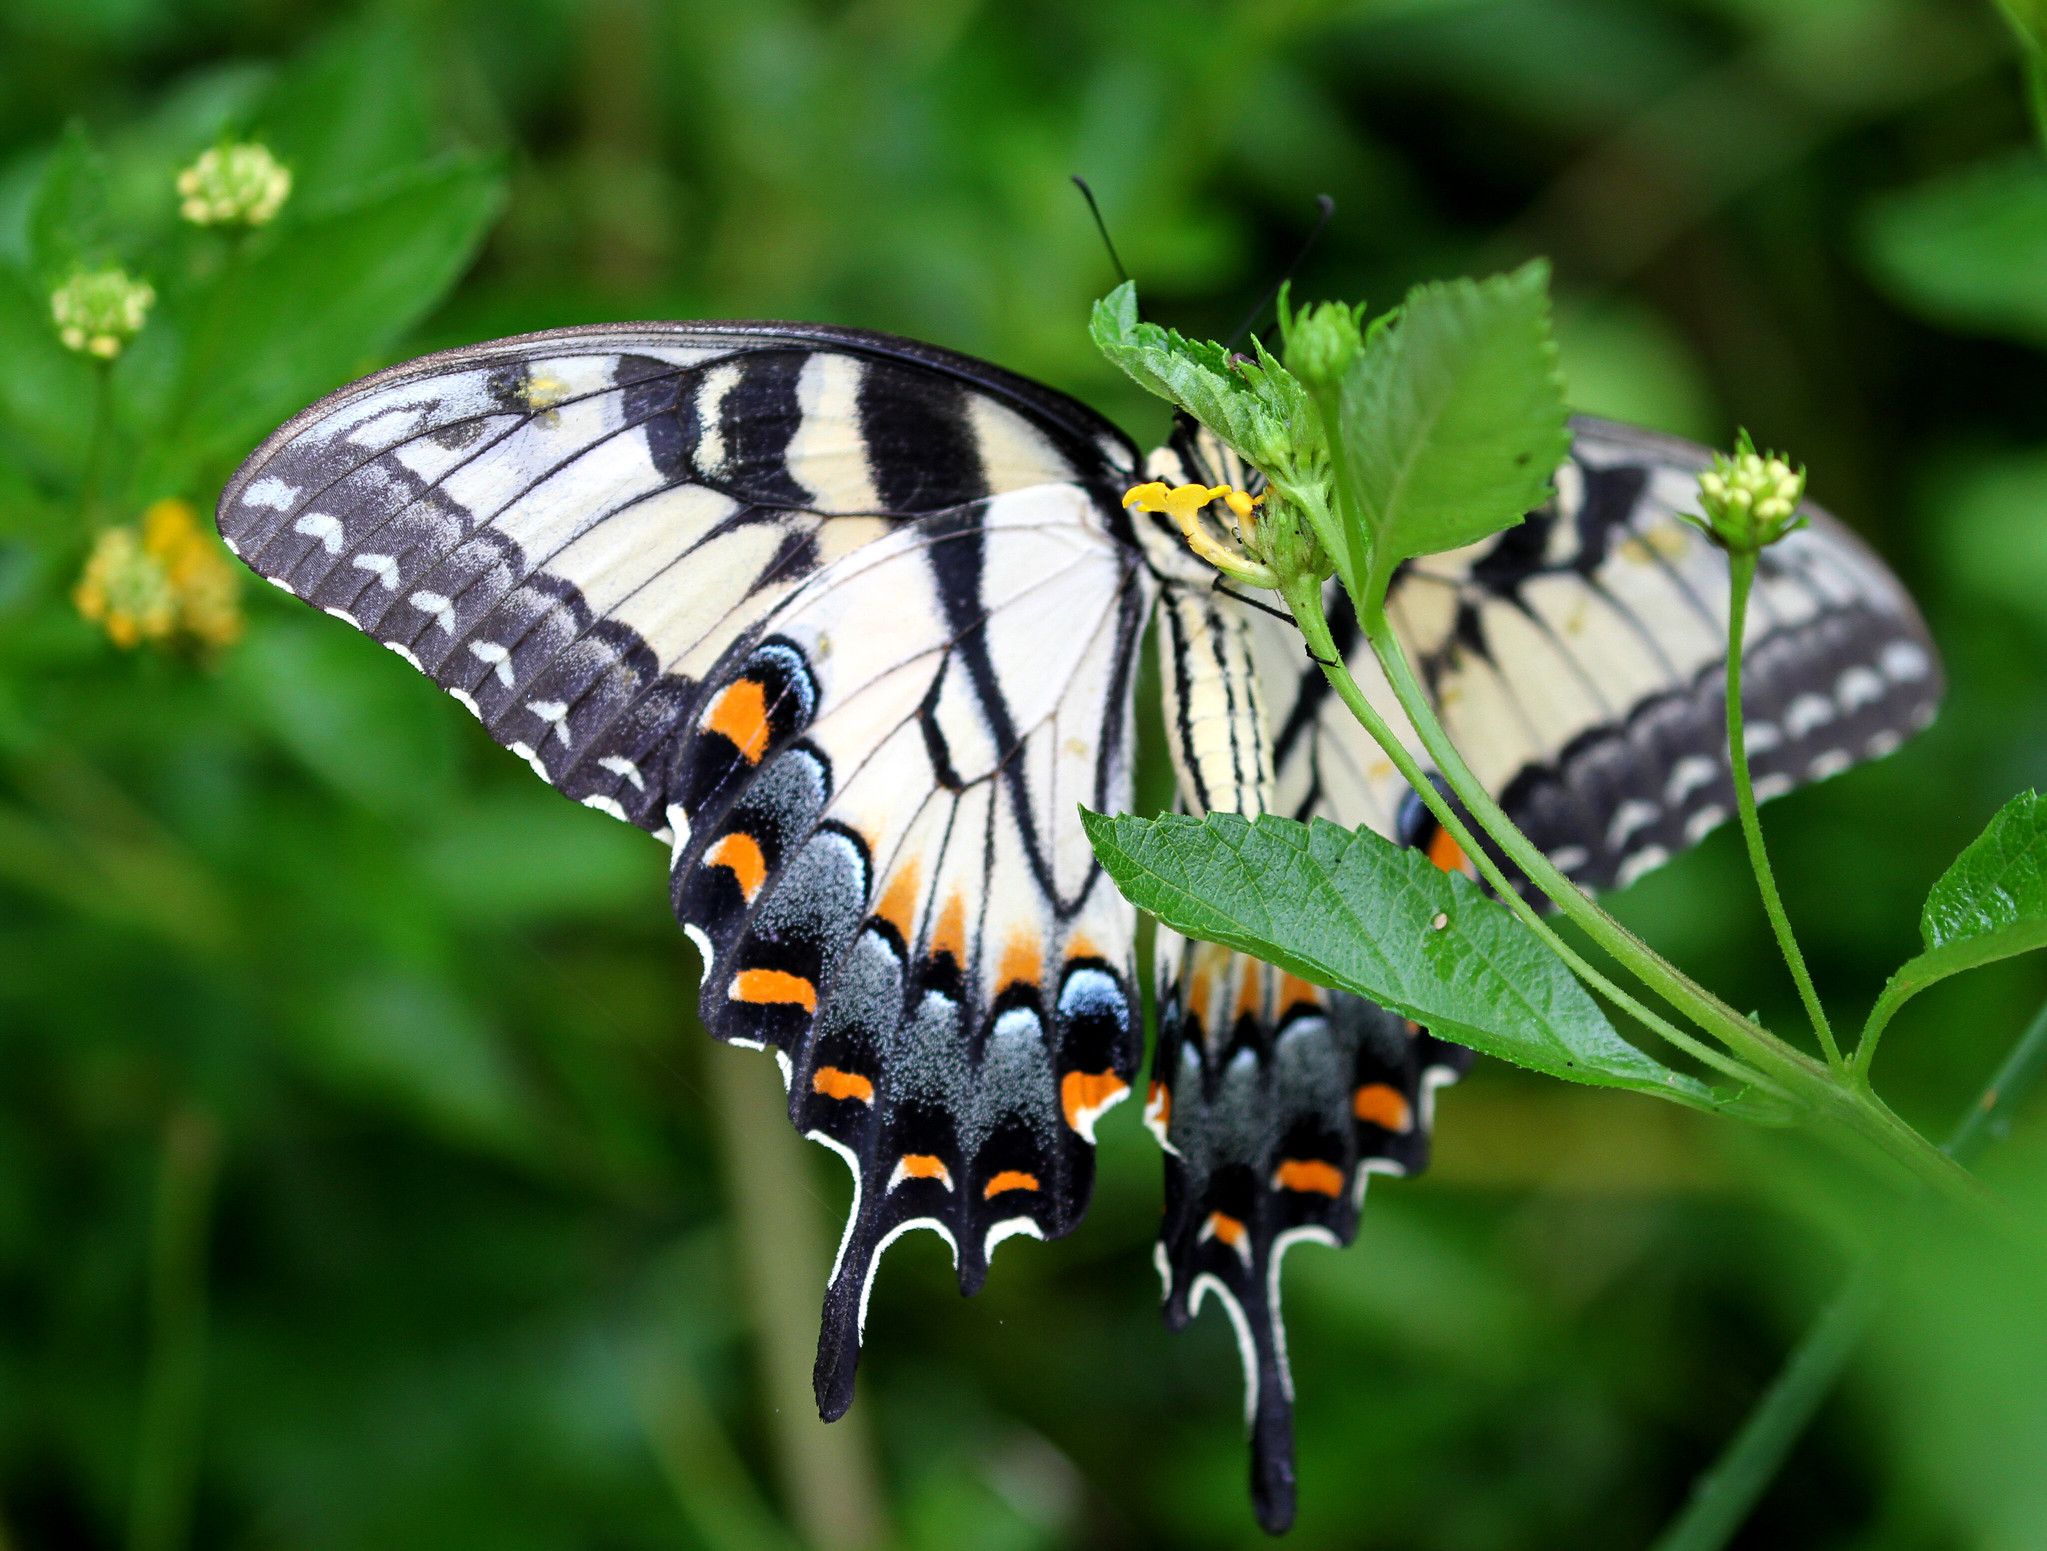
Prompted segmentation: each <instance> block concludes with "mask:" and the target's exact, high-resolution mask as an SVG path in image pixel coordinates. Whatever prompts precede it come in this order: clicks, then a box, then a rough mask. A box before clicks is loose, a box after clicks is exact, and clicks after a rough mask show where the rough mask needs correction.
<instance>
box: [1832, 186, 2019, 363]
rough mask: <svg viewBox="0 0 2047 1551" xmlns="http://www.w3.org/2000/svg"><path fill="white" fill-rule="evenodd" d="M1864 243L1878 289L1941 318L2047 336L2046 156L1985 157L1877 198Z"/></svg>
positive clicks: (1999, 331)
mask: <svg viewBox="0 0 2047 1551" xmlns="http://www.w3.org/2000/svg"><path fill="white" fill-rule="evenodd" d="M1862 249H1863V253H1864V255H1865V257H1866V259H1867V261H1868V264H1869V267H1870V270H1871V272H1872V273H1873V274H1874V275H1875V277H1876V279H1877V280H1878V282H1879V283H1880V284H1882V286H1883V287H1884V289H1886V290H1888V291H1889V292H1890V293H1891V294H1892V295H1893V296H1895V297H1897V298H1898V300H1900V301H1901V302H1903V303H1905V304H1906V305H1907V306H1909V307H1911V308H1912V309H1913V310H1915V311H1917V312H1919V313H1922V314H1924V315H1925V316H1926V317H1929V318H1931V319H1933V320H1934V321H1936V322H1938V323H1944V324H1946V325H1948V326H1950V327H1953V328H1959V329H1966V330H1969V331H1970V332H1975V333H1985V334H1993V335H2002V336H2007V337H2010V338H2013V339H2020V340H2025V341H2028V342H2030V343H2034V344H2040V343H2047V163H2042V161H2041V159H2040V157H2039V155H2038V153H2037V152H2031V151H2029V152H2026V153H2025V154H2023V155H2020V156H2014V157H2011V158H2009V159H2006V160H1999V161H1993V162H1987V163H1984V164H1983V165H1980V166H1977V167H1971V168H1969V169H1968V170H1967V171H1964V172H1961V173H1957V174H1955V175H1953V176H1951V177H1944V178H1940V179H1937V180H1935V181H1934V182H1931V183H1926V184H1922V185H1920V186H1919V187H1917V188H1912V189H1907V190H1906V191H1904V192H1903V193H1900V194H1894V195H1891V196H1890V197H1889V198H1887V199H1884V200H1882V201H1881V202H1880V203H1878V204H1877V205H1876V206H1875V207H1874V208H1873V209H1872V210H1871V211H1870V213H1869V216H1868V218H1867V219H1866V220H1865V221H1864V222H1863V228H1862Z"/></svg>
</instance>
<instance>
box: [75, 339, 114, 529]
mask: <svg viewBox="0 0 2047 1551" xmlns="http://www.w3.org/2000/svg"><path fill="white" fill-rule="evenodd" d="M112 375H113V368H112V366H111V365H109V364H108V363H107V362H105V361H94V362H93V365H92V430H91V431H90V432H89V433H88V436H87V440H86V444H85V468H84V470H83V472H82V473H81V474H80V475H79V481H78V510H79V514H80V515H81V516H82V517H83V518H84V519H85V527H86V531H87V533H88V534H89V533H91V531H92V530H93V529H94V528H96V527H98V526H99V487H100V469H101V466H102V465H103V464H104V463H105V462H106V443H107V422H108V421H109V420H110V419H111V418H112V413H113V405H112V402H111V401H112V398H113V391H112V389H111V387H110V386H109V383H110V379H111V378H112Z"/></svg>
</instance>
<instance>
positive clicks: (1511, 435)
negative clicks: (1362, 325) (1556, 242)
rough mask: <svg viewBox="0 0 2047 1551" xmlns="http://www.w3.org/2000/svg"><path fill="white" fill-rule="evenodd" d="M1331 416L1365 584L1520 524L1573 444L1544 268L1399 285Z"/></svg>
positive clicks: (1544, 495)
mask: <svg viewBox="0 0 2047 1551" xmlns="http://www.w3.org/2000/svg"><path fill="white" fill-rule="evenodd" d="M1341 424H1342V433H1341V435H1340V436H1338V437H1337V438H1336V442H1337V451H1336V456H1338V457H1340V458H1342V459H1344V460H1345V462H1346V464H1347V465H1348V468H1349V473H1350V478H1349V481H1348V488H1349V489H1350V490H1351V491H1352V492H1354V494H1355V498H1356V501H1357V504H1358V507H1359V511H1358V513H1357V517H1358V519H1360V520H1361V521H1362V523H1363V533H1362V535H1361V537H1358V538H1354V539H1353V542H1352V549H1353V551H1354V552H1359V553H1365V554H1369V555H1370V557H1371V567H1372V575H1373V577H1374V579H1375V581H1374V582H1373V583H1371V584H1367V590H1368V591H1373V592H1376V591H1379V590H1383V588H1384V586H1385V584H1386V581H1387V580H1388V579H1390V578H1391V576H1392V574H1393V568H1394V567H1395V566H1396V565H1398V564H1399V563H1400V562H1401V561H1403V560H1407V559H1410V558H1412V557H1413V556H1416V555H1433V554H1439V553H1441V552H1442V551H1444V550H1449V549H1456V548H1458V547H1459V546H1461V545H1464V544H1469V543H1472V542H1474V541H1475V540H1478V539H1481V538H1484V537H1485V536H1486V535H1487V534H1489V533H1496V532H1498V531H1499V530H1500V529H1501V528H1505V527H1511V526H1512V525H1513V524H1515V523H1517V522H1519V521H1521V519H1522V518H1523V517H1524V516H1526V515H1527V514H1528V513H1529V512H1531V511H1533V510H1534V509H1535V508H1536V507H1538V506H1540V505H1542V503H1543V502H1544V501H1545V500H1546V499H1548V495H1549V482H1550V476H1551V475H1552V474H1554V473H1555V472H1556V467H1557V465H1558V464H1559V463H1561V462H1562V461H1563V457H1564V453H1565V451H1566V450H1567V449H1568V447H1569V446H1570V438H1569V436H1568V435H1567V434H1566V432H1565V430H1564V392H1563V381H1562V379H1561V377H1560V376H1559V375H1558V372H1557V351H1556V344H1555V342H1554V341H1553V340H1552V339H1551V337H1550V325H1549V266H1548V265H1546V264H1543V263H1540V262H1532V263H1529V264H1525V265H1523V266H1522V267H1521V268H1520V269H1518V270H1516V271H1515V272H1514V273H1513V274H1511V275H1501V276H1496V277H1495V278H1493V279H1490V280H1483V281H1471V280H1451V281H1432V282H1430V283H1428V284H1426V285H1421V286H1417V287H1416V288H1415V289H1414V290H1413V291H1411V292H1409V293H1408V297H1407V300H1406V302H1405V303H1404V304H1403V305H1402V307H1401V309H1400V312H1399V315H1398V316H1397V318H1395V320H1394V321H1393V323H1392V324H1391V326H1390V327H1387V328H1384V329H1380V330H1375V331H1374V332H1373V333H1372V334H1370V335H1369V336H1368V337H1367V338H1366V340H1365V343H1364V350H1363V352H1362V354H1361V355H1360V356H1359V357H1358V359H1357V360H1356V362H1355V363H1354V364H1353V365H1352V366H1351V368H1350V371H1349V373H1348V374H1347V375H1346V376H1345V378H1344V382H1343V390H1342V422H1341ZM1347 580H1349V579H1348V578H1347Z"/></svg>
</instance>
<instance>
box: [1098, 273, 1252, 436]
mask: <svg viewBox="0 0 2047 1551" xmlns="http://www.w3.org/2000/svg"><path fill="white" fill-rule="evenodd" d="M1089 331H1090V333H1091V334H1092V335H1093V337H1094V341H1095V344H1096V346H1097V347H1098V348H1099V349H1100V350H1101V352H1102V354H1103V355H1105V356H1107V357H1108V358H1109V359H1110V360H1111V361H1113V362H1115V364H1116V365H1117V366H1119V367H1121V368H1122V369H1123V370H1124V371H1125V372H1127V373H1128V374H1129V376H1130V378H1131V380H1132V381H1134V382H1136V383H1137V384H1138V385H1139V386H1140V387H1142V388H1145V389H1147V390H1149V391H1150V392H1152V393H1156V394H1157V395H1158V396H1159V397H1160V398H1162V399H1164V400H1166V401H1167V402H1168V403H1170V404H1177V405H1179V407H1180V408H1182V409H1184V410H1186V411H1187V413H1188V414H1190V415H1192V416H1193V417H1194V418H1195V419H1196V420H1199V421H1200V422H1201V423H1202V424H1203V425H1205V426H1207V427H1208V428H1209V429H1210V430H1211V431H1213V432H1215V434H1216V435H1217V436H1219V437H1221V438H1222V439H1223V440H1224V441H1225V442H1228V443H1229V444H1230V445H1231V446H1232V447H1234V448H1236V449H1237V450H1238V451H1239V452H1241V453H1243V454H1244V456H1246V457H1247V458H1250V459H1251V460H1252V461H1253V462H1255V463H1257V464H1259V465H1260V466H1261V467H1264V466H1269V465H1270V464H1271V463H1273V462H1274V461H1275V460H1276V459H1277V458H1279V457H1280V456H1281V455H1282V454H1283V453H1284V451H1285V448H1286V434H1287V425H1286V421H1285V419H1284V418H1283V417H1282V415H1281V414H1279V413H1278V412H1276V409H1275V406H1274V405H1273V404H1272V403H1271V402H1270V397H1271V396H1270V395H1269V394H1268V393H1266V392H1262V391H1261V388H1262V387H1263V383H1262V382H1259V381H1256V380H1254V379H1253V378H1252V377H1251V376H1250V375H1248V374H1247V373H1246V372H1245V371H1243V370H1242V369H1241V368H1239V367H1235V366H1232V365H1231V364H1230V356H1229V352H1228V351H1226V350H1224V349H1223V347H1222V346H1221V345H1218V344H1216V343H1215V342H1214V341H1212V340H1194V339H1187V338H1185V337H1184V336H1182V335H1181V334H1180V333H1178V332H1177V331H1176V330H1173V329H1167V328H1161V327H1160V326H1159V325H1158V324H1156V323H1146V322H1144V321H1143V320H1142V319H1140V318H1139V317H1138V315H1137V287H1136V286H1135V285H1134V284H1132V283H1130V282H1129V281H1125V282H1124V283H1123V284H1122V285H1119V286H1118V287H1116V289H1115V290H1113V291H1111V292H1110V293H1109V294H1108V295H1107V296H1105V297H1103V298H1102V299H1101V300H1100V301H1098V302H1096V303H1095V308H1094V315H1093V318H1092V319H1091V320H1090V324H1089ZM1260 375H1261V376H1266V375H1269V374H1265V373H1261V374H1260ZM1289 380H1290V379H1289Z"/></svg>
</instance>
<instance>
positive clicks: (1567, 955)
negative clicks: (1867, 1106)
mask: <svg viewBox="0 0 2047 1551" xmlns="http://www.w3.org/2000/svg"><path fill="white" fill-rule="evenodd" d="M1282 596H1283V597H1285V598H1286V600H1287V603H1288V604H1289V606H1290V607H1291V608H1292V609H1293V612H1294V618H1295V620H1296V622H1298V623H1299V625H1300V626H1301V632H1302V634H1303V636H1304V637H1305V638H1306V640H1307V644H1308V649H1309V651H1310V652H1312V653H1313V654H1314V656H1315V660H1316V661H1317V662H1318V663H1320V664H1321V666H1322V673H1323V676H1324V677H1325V678H1327V679H1328V680H1329V685H1330V687H1331V688H1332V689H1334V690H1335V691H1336V694H1337V698H1338V699H1340V700H1341V701H1342V702H1343V703H1344V705H1345V706H1347V707H1348V708H1349V710H1350V713H1351V715H1353V716H1355V717H1356V718H1357V719H1358V721H1359V722H1360V723H1362V724H1363V726H1364V728H1365V730H1366V731H1367V732H1369V733H1371V735H1372V736H1373V738H1374V739H1376V740H1377V741H1378V743H1379V746H1380V747H1381V748H1383V749H1384V750H1385V751H1386V754H1387V756H1388V757H1389V758H1390V759H1391V760H1392V761H1393V764H1394V768H1395V769H1397V770H1398V771H1399V772H1400V774H1401V777H1402V778H1403V779H1404V780H1405V781H1406V782H1407V783H1408V785H1409V787H1411V788H1412V789H1413V790H1414V791H1415V792H1416V793H1417V794H1418V795H1419V796H1420V797H1421V799H1422V801H1423V802H1425V803H1427V804H1428V806H1429V811H1430V812H1431V813H1432V814H1434V815H1435V818H1436V822H1437V823H1439V824H1441V825H1442V826H1443V828H1444V829H1445V830H1446V831H1448V833H1449V835H1450V838H1451V839H1453V840H1455V841H1456V842H1457V844H1458V845H1459V846H1460V847H1461V848H1462V849H1463V851H1464V854H1465V855H1466V856H1468V857H1470V858H1471V860H1472V863H1473V865H1474V866H1476V867H1477V868H1478V870H1479V874H1480V876H1482V877H1483V878H1484V879H1485V881H1486V882H1487V883H1488V884H1489V885H1491V887H1492V889H1493V892H1494V893H1495V894H1496V895H1498V896H1499V899H1500V901H1501V903H1502V904H1504V905H1505V906H1506V907H1507V908H1508V909H1509V910H1511V911H1512V912H1513V913H1514V914H1515V916H1517V917H1518V918H1519V919H1520V920H1521V921H1522V922H1523V923H1524V924H1526V925H1527V926H1528V928H1529V929H1530V930H1531V931H1533V932H1534V933H1535V934H1536V935H1537V936H1538V937H1540V938H1541V939H1542V940H1543V941H1544V942H1545V943H1547V944H1548V945H1549V947H1550V949H1551V950H1552V951H1553V952H1554V953H1555V954H1556V955H1557V956H1558V957H1559V958H1561V959H1562V960H1563V961H1564V962H1565V963H1566V964H1568V965H1569V966H1570V967H1571V969H1572V971H1573V972H1574V973H1575V974H1576V975H1578V977H1579V978H1580V979H1582V980H1583V981H1585V983H1586V984H1588V985H1590V986H1591V987H1592V988H1593V989H1594V990H1596V991H1598V992H1599V993H1600V994H1601V995H1602V996H1605V997H1606V998H1607V999H1608V1000H1609V1001H1611V1002H1613V1003H1614V1004H1615V1005H1616V1006H1617V1007H1619V1008H1621V1010H1622V1011H1624V1012H1626V1013H1627V1014H1628V1016H1629V1017H1631V1018H1633V1019H1634V1020H1635V1021H1636V1022H1638V1023H1640V1024H1641V1025H1642V1026H1643V1027H1644V1028H1646V1029H1648V1030H1650V1031H1651V1032H1652V1033H1654V1034H1657V1035H1660V1036H1661V1037H1662V1038H1663V1039H1665V1040H1667V1041H1669V1042H1670V1043H1671V1044H1673V1045H1675V1046H1676V1047H1677V1048H1678V1049H1680V1050H1682V1051H1684V1052H1685V1053H1686V1054H1688V1055H1690V1056H1692V1057H1694V1058H1695V1059H1697V1060H1699V1061H1701V1062H1704V1063H1705V1064H1706V1065H1708V1066H1711V1067H1712V1068H1714V1069H1715V1070H1716V1071H1719V1072H1722V1073H1724V1074H1725V1075H1727V1076H1729V1077H1732V1078H1733V1079H1734V1080H1735V1081H1737V1082H1740V1083H1744V1084H1747V1085H1750V1086H1754V1087H1758V1088H1762V1089H1764V1090H1765V1091H1767V1092H1770V1093H1772V1094H1775V1095H1776V1096H1778V1097H1779V1098H1788V1097H1789V1096H1790V1095H1789V1094H1788V1093H1786V1092H1785V1090H1784V1089H1783V1088H1781V1087H1779V1086H1778V1085H1777V1084H1775V1083H1773V1082H1771V1081H1770V1080H1769V1079H1768V1078H1766V1077H1764V1076H1763V1075H1762V1074H1761V1073H1760V1072H1757V1071H1756V1070H1754V1069H1753V1068H1751V1067H1748V1066H1745V1065H1743V1064H1742V1063H1741V1062H1739V1061H1736V1060H1733V1059H1731V1058H1729V1057H1728V1056H1725V1055H1722V1054H1721V1053H1720V1052H1719V1051H1717V1050H1715V1049H1713V1048H1712V1047H1711V1046H1709V1045H1704V1044H1701V1043H1700V1042H1699V1041H1698V1040H1695V1039H1693V1038H1692V1037H1691V1036H1690V1035H1689V1034H1686V1033H1685V1032H1684V1031H1683V1030H1682V1029H1680V1028H1678V1027H1676V1026H1675V1025H1674V1024H1672V1023H1671V1022H1670V1021H1669V1020H1668V1019H1666V1018H1663V1017H1661V1016H1659V1015H1658V1014H1657V1013H1655V1012H1653V1011H1651V1010H1650V1009H1649V1008H1647V1007H1645V1006H1643V1005H1642V1004H1641V1002H1639V1001H1637V1000H1636V999H1635V998H1634V997H1632V996H1630V995H1629V994H1628V993H1627V992H1626V991H1624V990H1622V989H1621V988H1620V987H1619V986H1617V985H1615V984H1614V983H1613V982H1612V981H1611V980H1609V979H1608V978H1607V977H1606V976H1605V975H1603V974H1601V973H1600V972H1599V971H1598V970H1597V969H1595V968H1594V967H1593V966H1592V965H1591V964H1589V963H1587V962H1586V961H1585V959H1584V957H1583V955H1581V954H1579V953H1578V952H1577V950H1576V949H1574V948H1572V947H1571V945H1570V944H1569V943H1567V942H1565V941H1564V939H1563V938H1562V937H1560V936H1558V935H1557V932H1556V930H1555V928H1553V927H1552V926H1551V925H1550V924H1549V922H1547V921H1546V920H1544V919H1543V917H1542V914H1541V912H1539V911H1538V910H1537V909H1536V908H1535V907H1534V906H1533V905H1531V904H1529V903H1528V901H1527V900H1526V899H1524V898H1523V897H1522V896H1521V892H1520V890H1518V889H1516V888H1514V887H1513V886H1512V885H1511V884H1510V883H1508V881H1507V878H1506V874H1505V873H1503V872H1502V871H1501V870H1500V867H1499V864H1498V863H1497V862H1495V861H1494V860H1493V857H1492V854H1491V853H1490V852H1489V851H1487V850H1486V849H1485V847H1483V846H1482V845H1480V844H1478V842H1477V841H1476V840H1475V839H1474V838H1473V836H1472V834H1471V832H1470V830H1469V829H1468V828H1466V826H1465V824H1464V821H1463V819H1462V818H1460V817H1459V816H1458V813H1457V810H1456V809H1455V808H1452V807H1451V806H1450V805H1449V804H1448V803H1447V802H1445V801H1444V800H1443V794H1442V793H1441V792H1439V791H1438V790H1437V789H1436V783H1435V782H1433V781H1431V780H1430V779H1429V778H1428V776H1427V774H1426V773H1425V772H1424V771H1423V770H1422V768H1421V765H1420V764H1419V763H1418V762H1417V761H1416V760H1415V758H1414V756H1413V755H1412V754H1410V753H1409V752H1408V751H1407V746H1406V745H1405V744H1404V743H1402V742H1401V741H1400V739H1399V738H1397V737H1395V736H1394V733H1393V729H1392V728H1391V727H1389V726H1387V724H1386V721H1385V718H1383V717H1382V716H1380V715H1379V713H1378V711H1377V710H1376V709H1375V708H1374V707H1373V705H1372V703H1371V701H1369V700H1367V699H1366V698H1365V695H1364V692H1363V691H1362V690H1361V689H1359V688H1358V684H1357V680H1356V679H1354V678H1352V677H1351V672H1350V669H1349V667H1348V666H1347V665H1346V664H1345V662H1344V660H1343V654H1342V653H1341V652H1339V651H1338V650H1337V649H1336V642H1335V639H1334V638H1333V637H1332V636H1331V635H1330V632H1329V621H1328V618H1327V616H1326V615H1325V614H1324V613H1323V611H1322V587H1321V584H1320V583H1319V582H1314V581H1310V580H1306V579H1303V580H1302V581H1301V582H1300V583H1299V584H1297V585H1295V586H1291V587H1288V588H1286V589H1283V590H1282Z"/></svg>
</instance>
